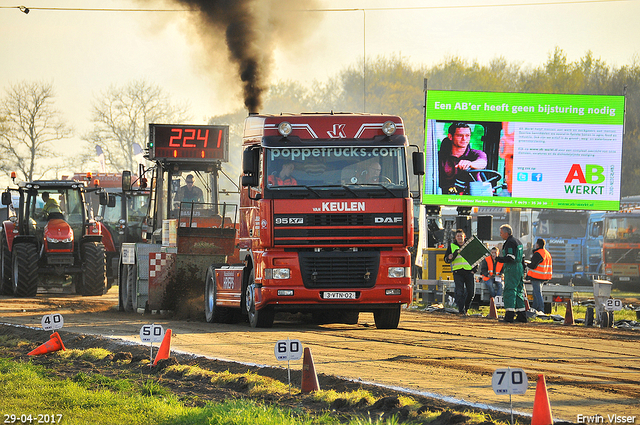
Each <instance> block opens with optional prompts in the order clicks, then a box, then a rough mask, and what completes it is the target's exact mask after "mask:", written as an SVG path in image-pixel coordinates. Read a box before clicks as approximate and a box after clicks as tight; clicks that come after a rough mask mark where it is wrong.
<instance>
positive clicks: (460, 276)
mask: <svg viewBox="0 0 640 425" xmlns="http://www.w3.org/2000/svg"><path fill="white" fill-rule="evenodd" d="M465 239H466V235H465V233H464V230H462V229H457V230H456V241H455V242H451V244H449V247H448V248H447V251H446V252H445V254H444V261H445V263H449V264H451V270H452V271H453V281H454V283H455V298H456V305H457V306H458V311H459V312H460V314H461V315H466V314H467V310H469V306H470V305H471V300H472V299H473V297H474V295H475V282H474V281H473V267H471V265H470V264H469V263H468V262H467V260H465V259H464V257H462V256H461V255H458V254H459V252H460V248H461V247H462V245H464V242H465Z"/></svg>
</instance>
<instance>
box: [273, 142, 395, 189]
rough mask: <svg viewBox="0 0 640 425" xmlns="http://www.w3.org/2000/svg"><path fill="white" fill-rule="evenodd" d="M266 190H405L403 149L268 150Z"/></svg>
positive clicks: (331, 148) (321, 148)
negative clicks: (345, 187)
mask: <svg viewBox="0 0 640 425" xmlns="http://www.w3.org/2000/svg"><path fill="white" fill-rule="evenodd" d="M265 158H266V175H267V181H266V182H265V186H267V187H269V188H270V189H278V188H282V187H284V186H308V187H318V186H320V187H321V186H335V185H367V186H370V185H376V186H380V185H381V186H384V187H392V188H399V187H407V172H406V165H405V151H404V148H402V147H318V148H268V149H267V150H266V154H265Z"/></svg>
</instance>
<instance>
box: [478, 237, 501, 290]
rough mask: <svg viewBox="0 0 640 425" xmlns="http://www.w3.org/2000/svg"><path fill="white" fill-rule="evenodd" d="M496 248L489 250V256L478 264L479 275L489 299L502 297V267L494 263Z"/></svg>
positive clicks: (496, 253) (496, 255) (496, 254)
mask: <svg viewBox="0 0 640 425" xmlns="http://www.w3.org/2000/svg"><path fill="white" fill-rule="evenodd" d="M497 257H498V248H497V247H495V246H494V247H493V248H491V255H490V256H488V257H485V258H484V260H482V263H480V275H481V276H482V280H483V283H484V285H485V286H486V288H487V290H488V291H489V295H490V296H491V298H493V297H495V296H502V267H503V265H504V264H503V263H499V262H497V261H496V258H497Z"/></svg>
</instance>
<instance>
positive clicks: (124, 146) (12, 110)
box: [0, 48, 640, 196]
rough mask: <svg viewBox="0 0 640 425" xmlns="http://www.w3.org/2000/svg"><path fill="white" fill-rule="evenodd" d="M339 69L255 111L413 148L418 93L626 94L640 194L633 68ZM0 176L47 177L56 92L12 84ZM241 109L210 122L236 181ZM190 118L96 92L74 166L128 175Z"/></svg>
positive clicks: (380, 61) (565, 63) (556, 63)
mask: <svg viewBox="0 0 640 425" xmlns="http://www.w3.org/2000/svg"><path fill="white" fill-rule="evenodd" d="M354 63H355V65H351V66H348V67H346V68H345V69H343V70H341V71H340V72H338V73H337V74H336V75H335V76H333V77H331V78H329V79H328V80H326V81H314V82H313V83H312V84H311V85H309V86H305V85H303V84H302V83H300V82H296V81H279V82H277V83H276V84H274V85H272V86H271V87H270V90H269V93H268V95H267V96H266V99H265V103H264V106H263V109H262V111H261V112H264V113H273V114H279V113H281V112H313V111H317V112H329V111H334V112H371V113H387V114H396V115H399V116H401V117H402V118H403V120H404V123H405V131H406V132H407V135H408V136H409V140H410V141H411V142H412V143H413V144H417V145H420V146H422V145H423V143H424V87H425V80H426V82H427V86H428V88H429V89H434V90H465V91H494V92H522V93H558V94H603V95H621V94H623V93H625V94H626V121H625V134H624V138H623V149H624V156H623V159H622V196H630V195H638V194H640V186H639V185H637V184H636V181H638V178H639V177H640V63H639V62H638V61H637V60H635V59H634V60H633V61H632V63H630V64H628V65H623V66H620V67H613V66H610V65H608V64H607V63H606V62H604V61H602V60H601V59H596V58H594V57H593V54H592V53H591V52H586V53H585V54H584V55H583V56H582V57H581V58H580V59H578V60H576V61H573V62H571V61H569V60H568V59H567V55H566V53H565V52H564V51H563V50H562V49H560V48H555V49H554V50H553V51H552V52H551V53H550V54H549V56H548V59H547V61H546V62H545V63H543V64H542V65H540V66H537V67H531V66H524V65H522V64H520V63H515V62H509V61H507V60H506V59H505V58H503V57H499V58H495V59H494V60H492V61H491V62H489V63H488V64H481V63H479V62H477V61H468V60H465V59H463V58H460V57H449V58H446V59H444V60H442V61H441V62H440V63H438V64H436V65H433V66H415V65H412V64H411V63H410V62H409V60H408V59H407V58H404V57H402V56H401V55H395V56H391V57H383V56H381V57H376V58H372V59H369V58H367V61H366V64H363V63H362V60H360V61H356V62H354ZM0 99H1V100H0V154H1V157H0V172H2V173H5V174H7V175H8V173H10V172H11V171H19V172H20V173H21V174H22V177H23V178H24V179H26V180H29V179H33V178H34V177H38V176H40V175H44V174H46V173H47V171H50V170H48V169H47V168H46V166H44V164H43V159H44V158H46V157H50V156H51V155H52V154H54V153H53V152H51V149H50V147H51V143H52V142H53V141H56V140H62V139H64V138H66V137H69V136H70V134H71V131H72V129H69V128H68V127H67V126H66V125H65V123H64V121H63V120H62V119H61V118H60V114H59V113H58V112H57V111H56V110H55V103H54V101H53V88H52V85H51V84H46V83H29V82H23V83H17V84H14V85H12V86H11V87H9V88H8V89H7V90H6V94H5V96H4V97H3V98H0ZM246 116H247V113H246V111H244V110H243V109H238V110H237V111H235V112H233V113H230V114H226V115H218V116H212V117H211V118H210V119H209V123H211V124H227V125H229V126H230V136H231V146H230V156H231V160H230V161H229V163H228V164H225V166H224V168H225V170H226V171H227V173H228V174H229V175H232V176H237V175H239V173H240V171H241V170H240V169H239V164H241V161H240V156H241V145H242V141H241V136H242V129H243V121H244V118H246ZM189 119H190V115H189V107H188V105H183V104H176V103H174V102H172V101H171V99H170V97H169V96H168V95H167V94H166V92H165V91H164V90H162V89H161V88H160V87H158V86H156V85H154V84H152V83H149V82H147V81H133V82H130V83H128V84H125V85H124V86H121V87H118V86H112V87H110V88H109V89H108V90H106V91H105V92H103V93H100V94H99V95H97V96H96V98H95V100H94V102H93V105H92V109H91V121H92V123H93V130H92V131H90V132H89V133H88V134H84V135H82V139H83V140H85V141H86V147H85V149H84V150H83V152H82V153H81V154H79V155H76V157H75V163H77V164H87V163H89V164H96V161H95V155H96V154H95V146H96V145H99V146H101V147H102V150H103V152H104V154H105V163H106V166H107V170H108V171H111V172H116V171H121V170H123V169H135V161H134V160H133V152H134V151H133V149H134V144H139V145H140V146H141V147H143V148H144V147H146V141H147V139H148V124H149V123H152V122H165V123H166V122H181V123H186V122H188V120H189Z"/></svg>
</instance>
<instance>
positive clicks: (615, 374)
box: [0, 288, 640, 423]
mask: <svg viewBox="0 0 640 425" xmlns="http://www.w3.org/2000/svg"><path fill="white" fill-rule="evenodd" d="M116 306H117V289H116V288H114V289H112V290H111V291H110V292H109V293H108V294H107V295H105V296H103V297H84V298H81V297H77V296H45V295H38V297H37V298H36V299H15V298H8V297H0V321H2V322H6V323H14V324H22V325H27V326H33V327H38V328H39V327H40V320H41V318H42V315H44V314H50V313H55V312H57V313H61V314H62V315H63V317H64V324H65V326H64V330H67V331H72V332H80V333H87V334H102V335H107V336H113V337H118V338H123V339H126V340H132V341H136V342H139V334H140V327H141V326H142V325H143V324H147V323H159V324H162V325H163V326H164V328H165V329H172V332H173V339H172V343H171V348H172V349H174V350H181V351H185V352H191V353H194V354H199V355H206V356H211V357H216V358H220V359H230V360H236V361H241V362H248V363H255V364H261V365H272V366H279V367H286V363H282V362H278V361H276V359H275V357H274V352H273V349H274V344H275V342H276V341H277V340H281V339H287V338H290V339H299V340H300V341H301V342H302V343H303V344H304V345H305V346H307V347H310V348H311V351H312V353H313V358H314V363H315V367H316V371H317V372H318V373H325V374H332V375H338V376H343V377H350V378H353V379H361V380H363V381H367V382H375V383H379V384H385V385H391V386H398V387H403V388H408V389H411V390H415V391H420V392H425V393H436V394H439V395H442V396H448V397H454V398H457V399H462V400H465V401H467V402H469V403H476V404H488V405H491V406H495V407H497V408H501V409H509V397H508V396H497V395H495V394H494V392H493V390H492V388H491V376H492V374H493V371H494V370H495V369H497V368H503V367H519V368H523V369H524V370H525V371H526V372H527V374H528V378H529V389H528V391H527V393H526V394H525V395H520V396H513V406H514V410H516V411H520V412H524V413H528V414H530V413H531V412H532V409H533V400H534V395H535V385H536V384H535V379H536V378H537V375H538V374H544V375H545V378H546V382H547V390H548V394H549V398H550V401H551V407H552V411H553V415H554V417H555V418H559V419H563V420H566V421H571V422H577V421H578V415H585V416H594V415H602V416H603V417H604V423H608V417H607V415H611V416H613V415H614V414H616V415H619V416H622V415H624V416H636V419H635V423H640V362H639V361H638V360H639V359H640V350H639V347H640V334H638V332H637V331H629V330H617V329H598V328H584V327H582V326H563V325H548V324H516V325H513V324H506V323H500V322H497V321H495V320H491V319H484V318H459V317H457V316H454V315H448V314H441V313H424V312H415V311H404V312H403V314H402V317H401V321H400V326H399V329H397V330H378V329H376V328H375V326H374V324H373V316H372V315H371V314H367V313H363V314H361V315H360V322H359V324H358V325H357V326H348V325H325V326H315V325H311V324H306V323H301V322H293V321H286V322H285V321H278V316H277V317H276V324H275V326H274V328H272V329H266V330H265V329H251V328H250V327H249V326H248V325H247V324H237V325H221V324H208V323H204V322H199V321H188V320H174V319H171V318H167V317H162V316H159V315H146V316H143V315H139V314H125V313H121V312H118V311H117V308H116ZM67 348H74V347H67ZM291 367H292V370H294V371H299V370H300V368H301V361H297V362H292V363H291ZM323 389H328V388H323Z"/></svg>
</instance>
